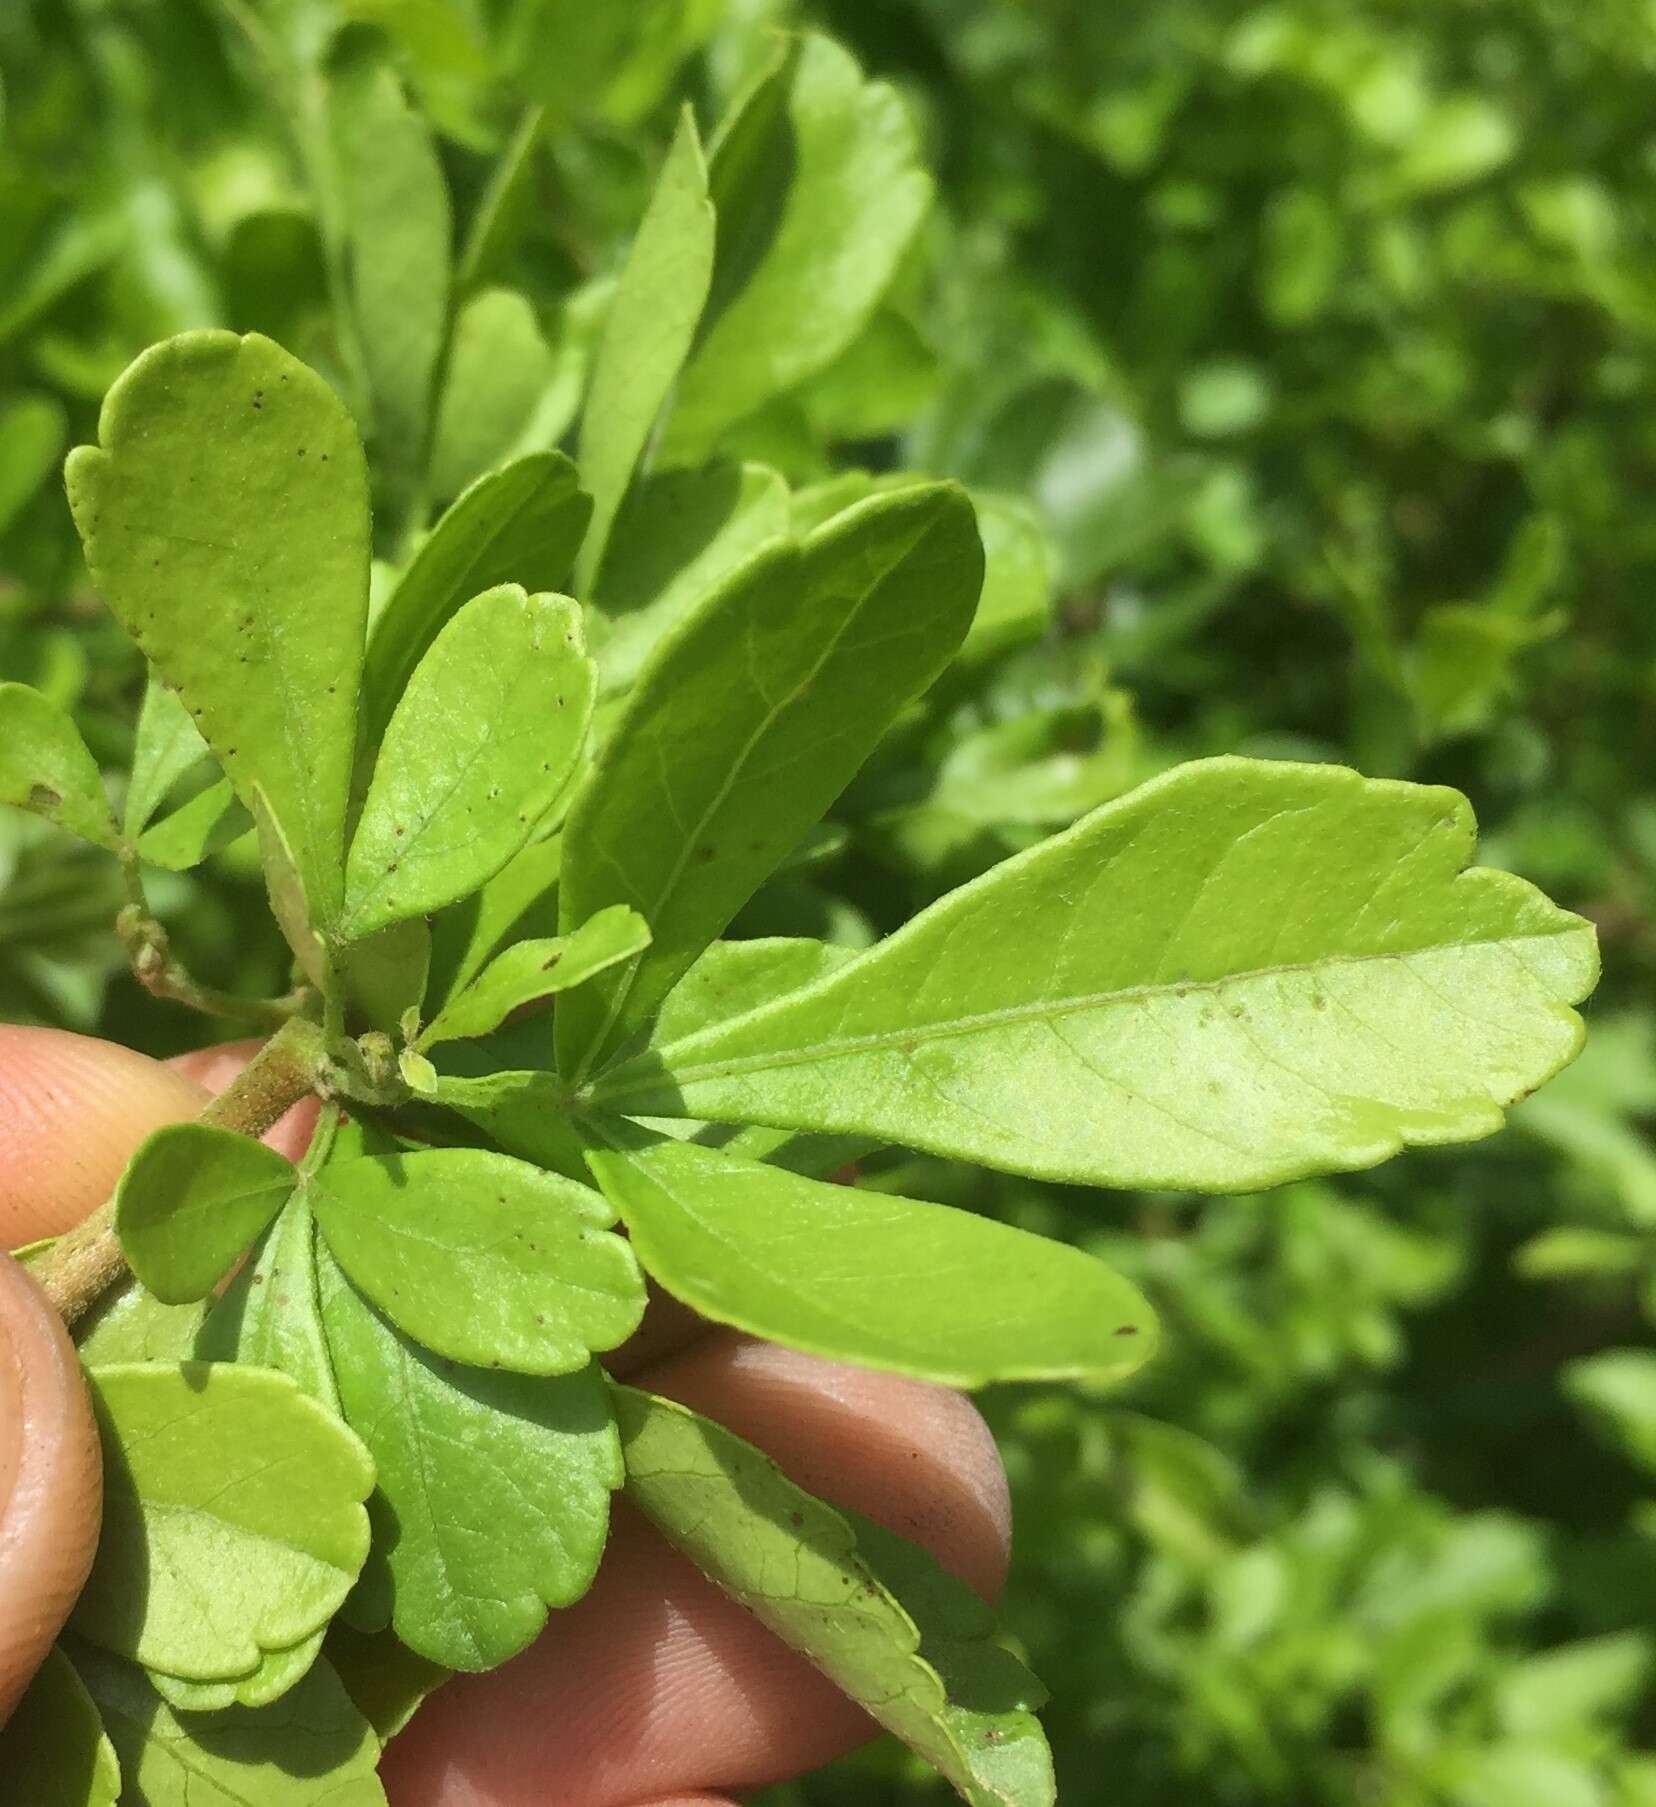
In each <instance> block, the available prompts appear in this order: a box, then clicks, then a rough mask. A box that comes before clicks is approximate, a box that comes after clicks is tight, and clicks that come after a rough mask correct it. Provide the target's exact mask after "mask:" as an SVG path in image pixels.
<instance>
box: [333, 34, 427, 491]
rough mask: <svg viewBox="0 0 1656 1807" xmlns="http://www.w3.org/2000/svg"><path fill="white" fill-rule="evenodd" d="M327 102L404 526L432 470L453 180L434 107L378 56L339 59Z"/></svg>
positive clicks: (375, 431)
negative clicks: (431, 113) (421, 101)
mask: <svg viewBox="0 0 1656 1807" xmlns="http://www.w3.org/2000/svg"><path fill="white" fill-rule="evenodd" d="M328 112H329V128H330V133H331V137H332V150H333V155H334V158H335V167H336V170H337V175H338V181H339V192H340V196H341V198H342V200H343V202H344V215H345V217H344V221H343V224H344V227H345V232H346V245H347V250H348V263H349V270H350V289H351V303H352V307H353V309H354V313H355V325H356V336H357V343H358V345H359V347H360V350H361V356H362V362H363V367H364V371H365V374H366V376H367V379H368V392H369V403H370V412H371V418H372V432H371V438H372V443H373V448H374V477H375V484H376V494H377V495H378V497H379V499H380V501H381V502H382V504H384V507H385V513H386V515H387V516H388V517H389V519H390V520H391V522H392V523H393V524H394V525H397V526H400V525H401V524H402V523H403V521H404V520H405V518H406V516H407V512H408V510H409V508H410V507H411V505H412V503H413V501H414V498H415V496H416V494H417V492H418V488H419V484H420V479H421V477H422V475H423V472H424V466H425V458H426V452H427V446H428V441H429V438H430V420H431V408H432V390H433V384H434V381H435V378H436V373H437V364H438V360H439V358H440V357H441V355H442V350H443V340H444V335H445V333H446V331H447V326H448V306H449V264H450V237H451V226H450V220H449V200H448V187H447V185H446V183H445V182H444V180H443V170H442V165H441V164H440V163H439V162H438V159H437V147H436V145H435V143H434V142H433V140H432V135H431V132H430V129H429V128H428V126H427V124H426V122H425V120H424V118H423V117H422V116H421V115H420V113H419V112H417V111H416V110H415V109H414V108H412V107H411V106H410V105H409V104H408V100H407V97H406V95H405V94H404V93H403V88H402V83H401V82H400V81H399V80H398V79H397V77H396V75H395V74H394V73H393V71H392V70H391V69H390V68H389V67H388V66H387V65H385V64H384V63H382V62H380V61H378V60H377V58H376V57H374V56H373V55H371V54H352V55H347V56H345V57H343V58H341V59H339V60H337V61H336V63H335V66H334V68H333V70H332V71H331V73H330V76H329V81H328Z"/></svg>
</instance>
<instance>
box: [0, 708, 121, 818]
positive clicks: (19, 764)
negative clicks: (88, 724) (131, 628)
mask: <svg viewBox="0 0 1656 1807" xmlns="http://www.w3.org/2000/svg"><path fill="white" fill-rule="evenodd" d="M0 803H10V804H12V805H14V806H15V807H16V808H18V809H26V810H28V811H30V812H31V814H33V815H37V816H44V817H45V818H46V820H47V821H48V822H55V823H56V824H57V826H58V827H59V828H63V829H67V830H68V832H69V833H70V834H76V835H79V836H80V838H81V839H82V840H83V841H91V842H93V843H95V844H96V845H97V846H99V847H107V848H110V849H111V850H113V849H115V848H117V847H119V846H120V842H121V837H120V834H119V832H118V831H117V829H116V827H115V815H114V811H112V810H111V809H110V807H109V798H108V797H107V796H106V795H105V793H104V787H103V776H102V774H101V773H100V772H99V771H98V762H97V761H96V760H95V759H94V758H93V757H92V755H91V753H90V752H88V750H87V746H86V742H85V741H84V740H82V739H81V736H80V729H79V728H77V727H76V726H75V724H74V722H73V721H71V720H70V717H69V712H68V710H66V709H64V708H62V707H61V706H60V705H59V704H57V703H54V702H53V701H52V700H51V699H50V698H49V697H45V696H42V695H41V693H40V692H39V691H38V690H32V689H31V688H30V687H29V686H28V685H27V684H0Z"/></svg>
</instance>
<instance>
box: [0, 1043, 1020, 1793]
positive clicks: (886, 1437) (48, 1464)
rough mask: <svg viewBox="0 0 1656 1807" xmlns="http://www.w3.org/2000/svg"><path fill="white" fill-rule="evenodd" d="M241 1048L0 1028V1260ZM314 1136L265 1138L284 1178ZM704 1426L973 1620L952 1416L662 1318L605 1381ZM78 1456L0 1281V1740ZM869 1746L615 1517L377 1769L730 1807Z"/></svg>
mask: <svg viewBox="0 0 1656 1807" xmlns="http://www.w3.org/2000/svg"><path fill="white" fill-rule="evenodd" d="M250 1046H251V1044H242V1045H241V1046H239V1047H236V1048H232V1049H220V1050H214V1051H211V1052H209V1053H205V1054H199V1055H192V1056H188V1057H186V1059H184V1060H183V1061H179V1062H176V1063H173V1064H172V1065H170V1066H163V1065H160V1064H158V1063H157V1062H154V1061H151V1060H148V1059H146V1058H144V1057H143V1056H141V1055H137V1054H133V1053H131V1052H130V1051H129V1050H127V1049H124V1048H118V1047H115V1046H113V1045H111V1044H110V1043H107V1042H98V1041H93V1040H90V1039H88V1038H86V1037H82V1036H72V1035H66V1034H63V1033H61V1032H59V1031H56V1030H42V1029H21V1028H8V1027H0V1246H12V1247H17V1246H20V1245H22V1244H24V1243H27V1242H30V1241H33V1240H35V1239H36V1238H38V1237H41V1236H48V1235H52V1234H55V1233H56V1232H58V1231H61V1230H63V1229H66V1228H68V1227H69V1226H70V1225H71V1224H73V1223H75V1222H77V1221H78V1220H79V1219H80V1218H81V1217H83V1216H84V1215H85V1214H86V1213H87V1212H88V1211H90V1210H92V1209H93V1208H94V1207H95V1206H96V1205H98V1204H99V1203H101V1202H102V1200H103V1199H104V1198H105V1197H106V1196H107V1195H108V1194H109V1192H110V1191H111V1190H112V1189H113V1186H114V1183H115V1180H116V1178H117V1177H118V1176H119V1174H120V1171H121V1168H122V1166H123V1165H124V1164H125V1161H126V1158H127V1156H128V1155H129V1154H130V1153H131V1151H132V1149H133V1148H134V1147H135V1146H136V1145H137V1143H138V1142H140V1141H141V1140H142V1139H143V1137H144V1136H145V1135H147V1134H148V1133H149V1131H150V1130H152V1129H154V1128H156V1127H157V1126H158V1125H160V1124H162V1123H169V1122H176V1121H179V1120H181V1119H183V1118H187V1117H193V1116H195V1115H196V1114H198V1112H199V1111H200V1110H201V1108H202V1106H203V1104H204V1103H205V1102H206V1100H207V1097H208V1095H209V1093H210V1092H213V1091H218V1090H220V1089H221V1088H222V1087H223V1086H224V1085H226V1084H227V1083H228V1082H229V1080H230V1079H231V1078H232V1077H233V1076H234V1074H235V1073H236V1071H237V1070H238V1069H239V1067H240V1065H241V1063H242V1062H243V1061H244V1060H245V1059H246V1058H247V1054H248V1052H249V1049H250ZM313 1122H314V1111H313V1110H312V1109H311V1108H310V1107H308V1106H306V1107H300V1108H299V1109H297V1110H296V1111H294V1112H293V1113H290V1115H289V1116H288V1117H286V1118H284V1119H283V1121H282V1122H281V1123H279V1124H278V1125H277V1126H276V1128H275V1129H274V1130H272V1131H271V1133H270V1135H269V1136H268V1137H266V1140H267V1141H269V1142H270V1143H271V1144H272V1145H273V1146H275V1147H278V1148H280V1149H281V1150H282V1152H283V1153H285V1154H288V1155H290V1156H296V1155H297V1154H298V1153H300V1152H301V1151H302V1149H303V1147H304V1144H305V1142H306V1140H307V1139H308V1138H309V1135H310V1131H311V1126H312V1123H313ZM611 1365H612V1366H613V1367H614V1368H615V1369H616V1371H618V1372H620V1373H622V1374H625V1375H626V1376H627V1377H628V1378H629V1379H631V1380H633V1381H634V1382H635V1383H636V1384H637V1385H639V1386H642V1387H646V1388H649V1389H651V1390H653V1391H656V1392H660V1393H664V1394H668V1395H670V1396H671V1397H673V1398H676V1399H679V1400H682V1401H683V1402H684V1403H685V1404H687V1405H690V1406H693V1407H695V1408H696V1409H697V1410H698V1411H702V1412H706V1413H707V1414H709V1415H710V1416H712V1417H714V1418H717V1419H720V1420H721V1421H722V1422H724V1423H725V1424H728V1425H729V1426H730V1427H731V1428H732V1429H733V1430H735V1431H737V1432H739V1433H740V1434H741V1435H742V1436H744V1437H747V1438H748V1439H750V1440H751V1441H752V1442H754V1443H757V1444H758V1445H760V1446H761V1447H762V1448H764V1449H765V1450H767V1451H768V1452H769V1453H770V1454H771V1455H772V1456H773V1457H775V1459H776V1460H777V1461H778V1462H779V1463H780V1464H781V1465H782V1467H783V1468H784V1469H785V1470H786V1471H787V1473H789V1474H790V1475H791V1476H792V1477H793V1478H794V1479H795V1480H797V1481H799V1482H800V1483H801V1484H802V1485H804V1486H805V1487H808V1488H810V1489H812V1490H813V1491H815V1492H818V1493H820V1494H822V1495H823V1496H824V1497H825V1498H828V1499H830V1500H834V1501H836V1502H838V1503H840V1504H842V1505H846V1506H851V1507H854V1508H856V1509H857V1510H859V1511H861V1512H863V1513H866V1514H867V1515H868V1516H869V1517H871V1518H875V1519H878V1520H880V1521H881V1522H882V1523H884V1524H886V1525H888V1526H890V1527H891V1528H892V1529H893V1530H895V1531H899V1532H901V1533H903V1534H904V1535H905V1536H908V1537H911V1538H913V1539H915V1540H916V1541H917V1542H920V1543H922V1544H925V1545H926V1546H927V1547H928V1548H929V1549H930V1550H931V1551H932V1552H933V1553H934V1554H935V1555H936V1556H937V1557H938V1559H939V1560H940V1561H942V1562H943V1563H945V1564H946V1565H947V1566H948V1567H950V1568H951V1569H953V1570H954V1571H955V1572H956V1573H957V1574H959V1575H961V1576H963V1577H964V1578H965V1579H966V1580H967V1581H968V1582H970V1583H971V1585H972V1586H974V1587H975V1588H977V1589H978V1591H979V1592H980V1593H982V1594H984V1595H985V1596H987V1597H991V1598H992V1597H994V1596H995V1595H996V1594H997V1593H998V1592H999V1590H1000V1587H1001V1585H1002V1582H1003V1580H1004V1578H1005V1572H1006V1556H1007V1547H1008V1540H1009V1537H1010V1509H1009V1505H1008V1500H1007V1493H1006V1481H1005V1476H1004V1474H1003V1473H1002V1470H1001V1466H1000V1461H999V1458H998V1456H997V1455H996V1453H995V1447H994V1443H993V1441H992V1439H991V1438H990V1436H989V1432H988V1430H987V1428H986V1427H985V1425H984V1423H983V1421H982V1419H981V1418H979V1416H978V1415H977V1413H976V1411H975V1410H974V1409H973V1408H972V1406H971V1404H970V1403H969V1402H968V1401H967V1400H965V1399H964V1398H962V1397H961V1396H960V1395H958V1394H955V1393H951V1392H948V1391H946V1390H944V1389H942V1388H938V1387H930V1386H923V1385H921V1384H919V1383H917V1382H914V1381H907V1380H901V1379H898V1378H896V1377H894V1376H891V1375H882V1374H873V1373H869V1372H866V1371H864V1370H861V1369H855V1368H848V1367H844V1366H842V1365H840V1364H838V1363H833V1362H825V1361H820V1360H818V1359H816V1358H815V1357H811V1356H805V1355H800V1354H797V1353H795V1352H793V1351H791V1350H785V1349H780V1348H777V1347H775V1346H774V1345H771V1344H765V1343H759V1342H756V1341H754V1340H753V1339H751V1338H747V1337H741V1336H736V1335H733V1334H731V1333H729V1332H726V1331H714V1330H710V1329H709V1328H708V1327H707V1326H705V1325H703V1324H701V1323H700V1322H699V1321H698V1320H696V1319H695V1318H694V1317H692V1316H691V1315H690V1314H689V1313H688V1312H686V1311H685V1310H684V1309H683V1308H682V1307H680V1306H678V1305H676V1304H675V1303H674V1302H673V1301H671V1300H661V1301H658V1302H657V1304H656V1306H655V1307H654V1308H652V1310H651V1312H650V1314H649V1316H648V1317H647V1318H646V1320H645V1324H644V1327H643V1328H642V1329H641V1331H640V1332H639V1334H638V1336H637V1337H635V1338H634V1339H633V1341H632V1343H630V1344H629V1345H628V1346H627V1348H626V1349H624V1350H622V1351H619V1352H618V1354H617V1358H616V1360H615V1361H614V1362H613V1363H612V1364H611ZM98 1506H99V1469H98V1453H97V1438H96V1432H95V1429H94V1427H93V1423H92V1417H91V1412H90V1410H89V1408H88V1405H87V1400H86V1395H85V1391H84V1389H83V1387H82V1386H81V1382H80V1374H79V1369H78V1367H77V1365H76V1363H75V1359H74V1353H73V1350H72V1348H71V1347H70V1344H69V1340H68V1338H67V1337H66V1336H65V1335H64V1333H63V1330H62V1327H61V1326H60V1325H59V1323H58V1321H57V1319H56V1317H55V1316H54V1315H53V1313H52V1312H51V1310H50V1308H49V1307H48V1306H47V1305H46V1302H45V1301H44V1299H43V1298H42V1297H41V1296H40V1294H39V1292H38V1290H37V1289H36V1288H35V1287H34V1286H33V1284H32V1282H30V1280H29V1279H28V1277H27V1275H26V1274H25V1273H24V1271H23V1270H22V1268H21V1267H19V1266H18V1265H17V1263H15V1262H13V1261H11V1260H10V1259H9V1258H8V1257H6V1256H4V1255H0V1723H3V1722H4V1720H5V1717H6V1716H7V1714H9V1713H10V1711H11V1709H12V1707H13V1706H14V1705H15V1704H16V1701H17V1698H18V1696H19V1695H20V1694H21V1692H22V1690H23V1688H24V1687H25V1686H26V1685H27V1682H28V1678H29V1676H30V1675H31V1674H32V1673H33V1671H34V1669H35V1668H36V1666H37V1665H38V1664H39V1662H40V1660H41V1658H42V1657H43V1656H44V1654H45V1652H46V1651H47V1649H49V1648H50V1645H51V1642H52V1639H53V1637H54V1636H55V1635H56V1632H57V1630H58V1628H59V1626H60V1625H61V1624H62V1622H63V1619H64V1617H65V1616H66V1614H67V1613H68V1611H69V1608H70V1606H71V1605H72V1604H73V1601H74V1598H75V1595H76V1593H77V1592H78V1591H79V1588H80V1586H81V1583H82V1582H83V1581H84V1579H85V1576H86V1572H87V1569H88V1567H89V1565H90V1563H91V1559H92V1551H93V1547H94V1545H95V1543H96V1539H97V1526H98ZM872 1730H873V1728H872V1727H871V1726H870V1724H869V1723H868V1721H867V1720H866V1719H864V1718H863V1716H862V1715H861V1714H860V1713H859V1712H858V1711H857V1710H856V1709H855V1708H853V1707H852V1706H851V1705H850V1703H849V1702H847V1701H846V1700H845V1699H844V1698H843V1697H842V1696H841V1695H840V1694H839V1693H838V1692H837V1691H836V1690H835V1689H834V1688H832V1687H831V1686H830V1685H829V1684H828V1683H827V1682H826V1681H824V1680H823V1678H822V1677H821V1676H819V1675H818V1674H817V1673H816V1671H815V1670H813V1669H811V1668H810V1667H809V1665H807V1664H805V1663H804V1662H802V1661H801V1660H800V1659H799V1658H797V1657H796V1656H794V1655H793V1654H792V1653H791V1652H790V1651H789V1650H787V1649H786V1647H785V1646H783V1645H782V1644H780V1643H778V1642H777V1641H776V1639H774V1638H773V1637H772V1636H771V1634H770V1633H769V1632H767V1631H766V1630H765V1629H764V1628H763V1627H762V1626H760V1625H759V1624H758V1623H757V1622H756V1621H754V1620H753V1619H751V1618H749V1617H748V1616H747V1615H746V1614H745V1613H743V1612H742V1611H741V1610H740V1609H739V1608H737V1607H736V1606H735V1605H734V1604H733V1603H732V1602H730V1601H729V1600H727V1599H726V1598H725V1597H724V1596H723V1595H722V1594H720V1593H719V1592H718V1590H717V1589H715V1588H714V1587H713V1586H712V1585H711V1584H710V1583H709V1582H707V1581H706V1580H704V1579H703V1578H702V1577H701V1576H700V1575H699V1574H698V1573H697V1572H696V1571H695V1570H694V1569H693V1568H691V1566H690V1565H689V1564H688V1563H687V1562H685V1561H684V1560H683V1559H682V1558H681V1557H679V1556H678V1555H677V1554H676V1553H675V1552H673V1551H672V1550H671V1549H669V1547H668V1546H667V1545H666V1544H665V1543H664V1542H663V1541H662V1540H661V1539H660V1538H659V1537H658V1536H657V1535H656V1534H655V1532H654V1531H653V1530H651V1529H650V1528H649V1526H647V1525H646V1524H645V1523H644V1522H643V1520H642V1519H640V1518H639V1517H638V1516H637V1515H636V1514H635V1513H633V1512H632V1511H631V1509H630V1508H629V1507H628V1506H627V1505H626V1503H625V1502H624V1501H620V1502H618V1503H617V1506H616V1513H615V1524H614V1531H613V1537H612V1548H611V1555H610V1558H609V1559H608V1560H606V1562H605V1565H604V1568H603V1571H602V1572H601V1574H600V1575H599V1578H598V1581H597V1584H596V1585H595V1586H594V1588H593V1589H592V1591H591V1593H589V1594H588V1595H587V1597H586V1598H585V1599H584V1600H582V1601H581V1602H580V1603H579V1604H578V1605H577V1606H575V1607H573V1608H571V1609H570V1610H568V1611H567V1612H561V1613H555V1614H553V1616H552V1620H551V1623H550V1625H549V1627H548V1629H547V1631H546V1633H545V1635H544V1636H543V1637H542V1638H541V1639H540V1641H539V1642H538V1643H537V1644H535V1645H534V1646H533V1647H532V1648H531V1649H529V1650H527V1651H525V1652H524V1654H523V1655H522V1656H520V1657H518V1658H517V1659H515V1660H514V1661H513V1662H511V1663H508V1664H507V1665H506V1666H505V1667H504V1668H503V1669H499V1670H496V1671H495V1672H494V1673H493V1674H491V1675H487V1676H471V1677H461V1678H459V1679H457V1680H455V1681H453V1682H451V1683H449V1684H448V1686H446V1687H445V1688H443V1689H442V1690H441V1691H440V1692H438V1693H437V1694H436V1695H435V1696H433V1698H432V1699H431V1700H430V1701H429V1702H428V1703H427V1705H426V1706H425V1707H424V1708H423V1709H422V1710H421V1712H420V1713H419V1714H418V1715H417V1716H416V1718H415V1720H414V1722H413V1724H412V1726H411V1727H410V1728H409V1729H408V1731H406V1732H405V1733H404V1734H403V1735H402V1736H401V1737H400V1738H398V1739H397V1740H396V1741H395V1743H394V1744H393V1745H392V1746H391V1747H390V1749H389V1750H388V1751H387V1753H386V1757H385V1761H384V1764H383V1769H382V1773H383V1775H384V1778H385V1783H386V1788H387V1792H388V1794H389V1796H390V1799H391V1801H392V1803H393V1807H531V1804H533V1807H544V1803H546V1802H549V1801H557V1802H558V1803H560V1807H733V1803H732V1801H731V1791H733V1790H742V1789H748V1788H754V1787H759V1786H761V1785H763V1784H766V1783H770V1782H775V1781H781V1780H784V1779H786V1778H787V1777H790V1776H794V1775H797V1774H799V1773H800V1772H802V1771H803V1770H806V1769H810V1768H813V1767H815V1766H816V1765H817V1764H820V1763H824V1762H826V1761H828V1760H829V1759H830V1758H832V1757H835V1756H837V1755H839V1754H840V1753H842V1752H843V1751H846V1750H848V1749H850V1748H852V1747H853V1746H854V1745H856V1744H858V1743H860V1742H861V1741H862V1740H863V1739H865V1738H867V1737H868V1736H869V1735H870V1733H871V1731H872Z"/></svg>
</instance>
